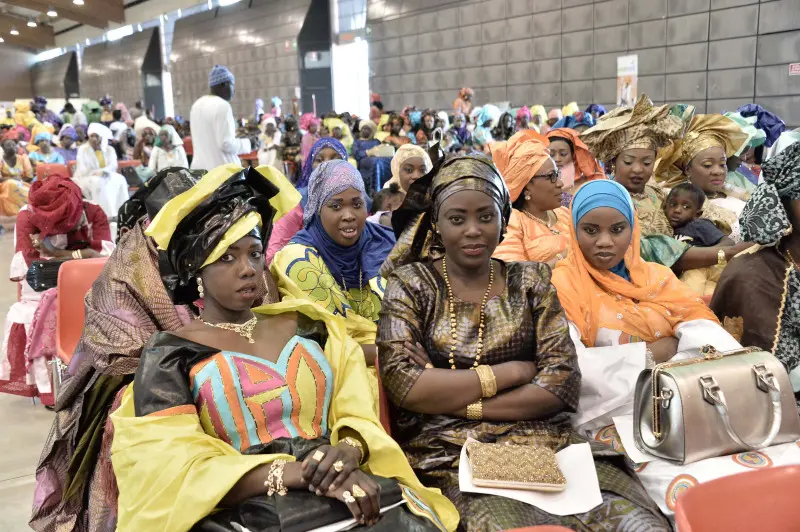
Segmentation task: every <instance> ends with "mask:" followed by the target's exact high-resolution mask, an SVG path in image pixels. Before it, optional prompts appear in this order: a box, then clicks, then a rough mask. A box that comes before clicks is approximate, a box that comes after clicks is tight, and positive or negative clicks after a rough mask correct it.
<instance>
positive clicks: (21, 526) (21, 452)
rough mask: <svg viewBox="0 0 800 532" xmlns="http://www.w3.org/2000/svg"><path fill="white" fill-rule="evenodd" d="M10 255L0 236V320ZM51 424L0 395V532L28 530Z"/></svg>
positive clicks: (10, 243) (9, 240)
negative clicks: (38, 468) (36, 475)
mask: <svg viewBox="0 0 800 532" xmlns="http://www.w3.org/2000/svg"><path fill="white" fill-rule="evenodd" d="M13 255H14V237H13V236H12V234H11V232H10V231H8V232H6V234H5V235H3V236H0V316H2V318H3V321H5V316H6V312H8V309H9V307H10V306H11V305H12V304H13V303H14V302H15V301H16V299H17V289H16V286H15V285H14V284H13V283H11V282H9V281H8V267H9V264H10V263H11V257H12V256H13ZM0 330H2V329H0ZM52 422H53V413H52V412H49V411H47V410H45V408H44V407H43V406H42V405H41V403H39V402H38V401H37V403H36V405H35V406H34V405H33V404H31V400H30V399H27V398H24V397H16V396H13V395H5V394H0V532H20V531H24V530H30V528H29V527H28V518H29V517H30V513H31V501H33V488H34V477H33V473H34V470H35V469H36V463H37V462H38V460H39V454H40V453H41V452H42V445H43V444H44V440H45V438H46V437H47V433H48V432H49V431H50V426H51V425H52Z"/></svg>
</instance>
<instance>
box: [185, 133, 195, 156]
mask: <svg viewBox="0 0 800 532" xmlns="http://www.w3.org/2000/svg"><path fill="white" fill-rule="evenodd" d="M183 151H185V152H186V155H194V145H193V144H192V137H183Z"/></svg>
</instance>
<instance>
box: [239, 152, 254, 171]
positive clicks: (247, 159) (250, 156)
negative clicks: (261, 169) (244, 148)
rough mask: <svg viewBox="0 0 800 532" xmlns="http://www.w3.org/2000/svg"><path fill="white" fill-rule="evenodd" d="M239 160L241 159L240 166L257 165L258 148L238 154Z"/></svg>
mask: <svg viewBox="0 0 800 532" xmlns="http://www.w3.org/2000/svg"><path fill="white" fill-rule="evenodd" d="M239 160H241V161H242V166H244V167H245V168H247V167H248V166H258V150H256V151H251V152H250V153H245V154H244V155H240V156H239Z"/></svg>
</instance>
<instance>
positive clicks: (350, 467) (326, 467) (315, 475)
mask: <svg viewBox="0 0 800 532" xmlns="http://www.w3.org/2000/svg"><path fill="white" fill-rule="evenodd" d="M360 458H361V453H359V452H358V449H356V448H355V447H351V446H350V445H347V444H346V443H340V444H338V445H337V446H336V447H331V446H330V445H323V446H321V447H317V449H316V450H315V451H312V452H311V453H309V454H308V455H307V456H306V458H305V460H303V481H304V482H307V483H308V491H313V492H315V493H316V494H317V495H324V494H325V493H327V492H328V490H330V489H334V490H335V489H337V488H339V487H340V486H341V485H342V483H343V482H344V481H345V480H346V479H347V477H349V476H350V474H351V473H352V472H353V471H355V470H357V469H358V461H359V459H360Z"/></svg>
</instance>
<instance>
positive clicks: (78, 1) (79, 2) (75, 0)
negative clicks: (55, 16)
mask: <svg viewBox="0 0 800 532" xmlns="http://www.w3.org/2000/svg"><path fill="white" fill-rule="evenodd" d="M72 3H73V4H75V5H76V6H82V5H83V0H72Z"/></svg>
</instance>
